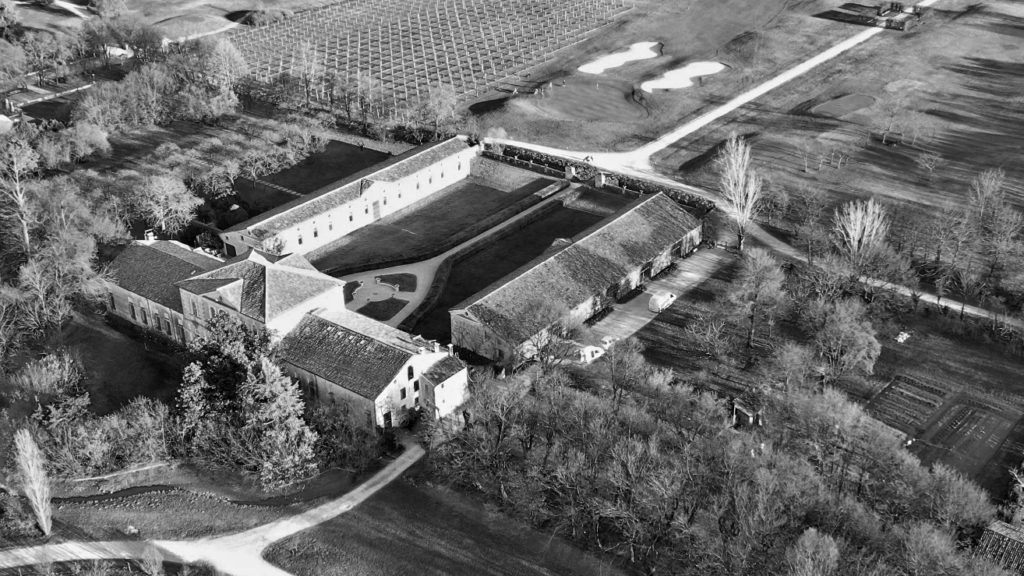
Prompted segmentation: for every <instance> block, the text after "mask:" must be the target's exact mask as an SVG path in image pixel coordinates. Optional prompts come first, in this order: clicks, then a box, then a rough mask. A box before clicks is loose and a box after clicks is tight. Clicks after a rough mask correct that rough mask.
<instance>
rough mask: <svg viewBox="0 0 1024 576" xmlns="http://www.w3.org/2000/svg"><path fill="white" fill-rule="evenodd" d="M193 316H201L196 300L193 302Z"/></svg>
mask: <svg viewBox="0 0 1024 576" xmlns="http://www.w3.org/2000/svg"><path fill="white" fill-rule="evenodd" d="M192 315H193V316H199V311H198V310H196V301H195V300H193V301H192Z"/></svg>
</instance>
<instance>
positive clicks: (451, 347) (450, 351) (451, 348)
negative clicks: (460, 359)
mask: <svg viewBox="0 0 1024 576" xmlns="http://www.w3.org/2000/svg"><path fill="white" fill-rule="evenodd" d="M448 355H449V356H455V345H454V344H449V345H448Z"/></svg>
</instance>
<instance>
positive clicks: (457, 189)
mask: <svg viewBox="0 0 1024 576" xmlns="http://www.w3.org/2000/svg"><path fill="white" fill-rule="evenodd" d="M550 183H551V180H548V179H544V178H537V179H536V180H534V181H532V182H530V183H529V184H527V185H526V186H523V187H521V188H518V189H516V190H514V191H512V192H502V191H500V190H498V189H496V188H492V187H490V186H487V184H486V182H484V181H481V180H478V179H476V178H474V177H470V178H468V179H466V180H463V181H461V182H458V183H456V184H453V185H451V186H449V187H447V188H446V189H444V190H441V191H440V192H438V193H436V194H433V195H432V196H430V197H429V198H427V199H425V200H423V201H421V202H417V203H416V204H413V205H412V206H409V207H408V208H405V209H403V210H400V211H399V212H396V213H395V214H392V215H390V216H388V217H386V218H384V219H382V220H380V221H379V222H375V223H373V224H371V225H369V226H366V227H364V228H360V229H359V230H356V231H355V232H353V233H351V234H348V235H347V236H345V237H344V238H339V239H338V240H336V241H334V242H332V243H330V244H328V245H326V246H323V247H322V248H318V249H316V250H314V251H313V252H311V253H309V254H307V255H306V257H307V258H308V259H309V261H310V262H312V263H313V265H315V266H316V267H317V268H319V269H321V270H323V271H325V272H328V273H336V272H343V271H345V270H346V269H353V268H354V267H356V266H360V265H362V264H366V263H381V264H382V265H383V264H385V263H386V262H388V261H394V260H396V259H401V258H409V257H413V256H415V255H417V254H422V255H423V258H428V257H430V256H433V255H434V253H435V252H436V250H437V249H436V246H437V245H438V244H439V243H441V242H448V243H449V244H451V243H452V242H455V243H458V242H461V241H463V240H468V239H469V238H471V237H472V236H473V235H475V234H478V233H479V232H480V231H475V230H473V228H472V227H473V225H474V224H476V223H478V222H480V221H481V220H483V219H484V218H487V217H488V216H490V215H491V214H494V213H496V212H499V211H500V210H503V209H505V208H507V207H509V206H511V205H512V204H515V203H516V202H519V201H522V209H523V210H525V209H526V208H528V207H529V206H531V205H533V204H535V203H536V202H539V201H540V200H541V199H540V198H539V197H536V196H533V193H534V192H537V191H538V190H541V189H542V188H544V187H545V186H547V185H549V184H550ZM382 267H383V266H382Z"/></svg>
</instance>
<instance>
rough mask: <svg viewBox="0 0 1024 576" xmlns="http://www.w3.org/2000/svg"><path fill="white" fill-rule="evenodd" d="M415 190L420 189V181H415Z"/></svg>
mask: <svg viewBox="0 0 1024 576" xmlns="http://www.w3.org/2000/svg"><path fill="white" fill-rule="evenodd" d="M416 189H417V190H419V189H420V181H419V180H417V181H416Z"/></svg>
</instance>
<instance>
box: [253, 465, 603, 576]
mask: <svg viewBox="0 0 1024 576" xmlns="http://www.w3.org/2000/svg"><path fill="white" fill-rule="evenodd" d="M264 555H265V557H266V558H267V559H268V560H269V561H270V562H272V563H273V564H275V565H277V566H279V567H281V568H283V569H285V570H288V571H289V572H291V573H293V574H296V575H297V576H335V575H337V576H342V575H344V576H349V575H353V574H359V575H360V576H390V575H395V576H397V575H401V574H438V575H441V574H443V575H446V576H447V575H451V576H459V575H467V576H468V575H473V576H499V575H509V576H512V575H514V576H530V575H537V576H540V575H549V574H559V575H565V576H571V575H577V574H578V575H581V576H582V575H587V576H601V575H610V574H620V573H621V572H619V571H618V570H616V569H614V568H612V567H610V566H607V565H605V564H604V563H602V562H601V561H600V560H598V559H597V558H595V557H593V556H590V555H588V554H586V553H584V552H582V551H580V550H578V549H576V548H574V547H572V546H570V545H569V544H567V543H565V542H563V541H562V540H561V539H560V538H557V537H555V536H553V535H551V534H546V533H542V532H538V531H536V530H533V529H531V528H530V527H528V526H526V525H523V524H521V523H519V522H516V521H514V520H511V519H509V518H507V517H505V516H503V515H502V514H499V513H495V512H491V511H490V510H488V508H487V507H486V506H482V505H480V503H478V502H475V501H473V500H471V499H469V498H467V497H465V496H462V495H460V494H458V493H456V492H452V491H448V490H444V489H441V488H435V487H430V486H424V485H416V484H412V483H410V482H409V481H408V480H406V479H399V480H397V481H395V482H393V483H392V484H390V485H389V486H387V487H386V488H384V489H383V490H381V491H380V492H379V493H377V494H376V495H374V496H373V497H372V498H371V499H369V500H368V501H366V502H364V503H363V504H360V505H359V506H358V507H357V508H355V509H354V510H352V511H351V512H349V513H347V514H343V515H341V516H339V517H338V518H336V519H334V520H331V521H329V522H327V523H324V524H321V525H320V526H318V527H316V528H313V529H310V530H307V531H305V532H301V533H299V534H297V535H295V536H293V537H291V538H288V539H287V540H284V541H281V542H278V543H277V544H275V545H274V546H272V547H270V548H269V549H268V550H267V551H266V552H265V554H264Z"/></svg>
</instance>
